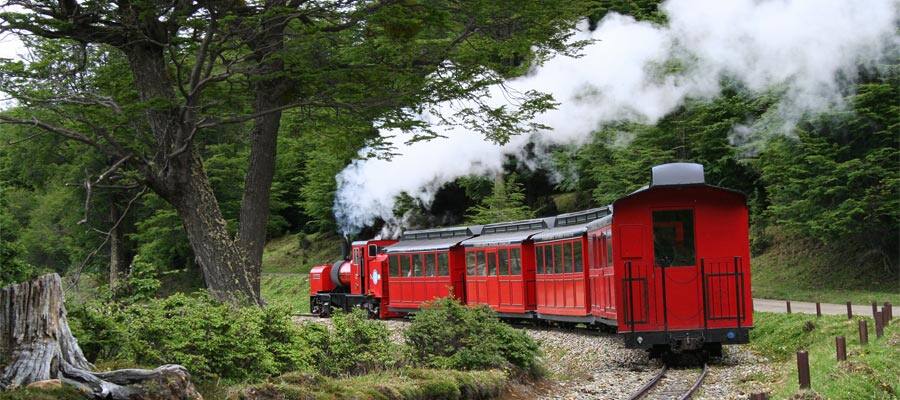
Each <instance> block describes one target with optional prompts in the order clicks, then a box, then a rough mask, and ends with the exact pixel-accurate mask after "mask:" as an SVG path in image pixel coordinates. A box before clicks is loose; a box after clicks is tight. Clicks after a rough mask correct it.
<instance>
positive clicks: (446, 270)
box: [438, 253, 450, 276]
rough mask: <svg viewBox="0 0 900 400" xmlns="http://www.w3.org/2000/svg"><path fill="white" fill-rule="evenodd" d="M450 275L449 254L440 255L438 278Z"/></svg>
mask: <svg viewBox="0 0 900 400" xmlns="http://www.w3.org/2000/svg"><path fill="white" fill-rule="evenodd" d="M449 275H450V260H449V259H448V257H447V253H438V276H449Z"/></svg>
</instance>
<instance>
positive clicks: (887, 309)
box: [881, 301, 894, 326]
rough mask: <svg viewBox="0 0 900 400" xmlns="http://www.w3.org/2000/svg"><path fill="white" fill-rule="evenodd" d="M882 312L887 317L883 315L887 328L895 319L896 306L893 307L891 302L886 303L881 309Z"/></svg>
mask: <svg viewBox="0 0 900 400" xmlns="http://www.w3.org/2000/svg"><path fill="white" fill-rule="evenodd" d="M881 312H882V313H886V315H882V316H881V317H882V318H884V325H885V326H887V325H888V324H890V322H891V320H892V319H894V306H893V305H891V302H889V301H886V302H884V306H883V307H881Z"/></svg>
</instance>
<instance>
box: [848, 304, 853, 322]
mask: <svg viewBox="0 0 900 400" xmlns="http://www.w3.org/2000/svg"><path fill="white" fill-rule="evenodd" d="M847 319H853V304H852V303H850V302H849V301H848V302H847Z"/></svg>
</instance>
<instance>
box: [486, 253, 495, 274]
mask: <svg viewBox="0 0 900 400" xmlns="http://www.w3.org/2000/svg"><path fill="white" fill-rule="evenodd" d="M487 266H488V269H487V275H488V276H496V275H497V253H493V252H491V253H487Z"/></svg>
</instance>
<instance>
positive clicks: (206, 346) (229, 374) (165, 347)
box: [71, 294, 313, 381]
mask: <svg viewBox="0 0 900 400" xmlns="http://www.w3.org/2000/svg"><path fill="white" fill-rule="evenodd" d="M71 316H72V318H71V319H72V327H73V332H74V333H75V335H76V337H78V338H79V343H80V344H81V345H82V346H83V347H84V348H85V349H86V355H88V356H89V357H91V358H92V359H94V360H103V359H106V360H113V359H119V360H123V361H128V362H130V363H133V364H136V365H161V364H168V363H174V364H181V365H184V366H185V367H187V368H188V370H189V371H191V374H192V375H194V376H196V377H198V378H199V379H200V380H207V381H209V380H215V379H225V380H227V381H244V380H258V379H262V378H265V377H267V376H273V375H278V374H281V373H284V372H287V371H294V370H309V369H310V368H312V366H313V358H312V357H313V356H312V353H311V351H309V350H308V344H307V343H306V342H305V336H304V335H303V332H301V330H300V328H298V327H297V326H296V325H294V323H293V322H292V321H291V319H290V313H289V312H288V311H287V310H286V309H283V308H279V307H267V308H264V309H263V308H257V307H247V308H240V309H235V308H233V307H231V306H228V305H223V304H219V303H216V302H214V301H212V300H211V299H210V298H209V297H208V296H205V295H194V296H186V295H182V294H176V295H173V296H171V297H168V298H165V299H158V300H150V301H147V302H143V303H136V304H132V305H125V306H117V305H111V304H110V303H106V304H100V303H92V304H88V305H85V306H82V307H72V311H71Z"/></svg>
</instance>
